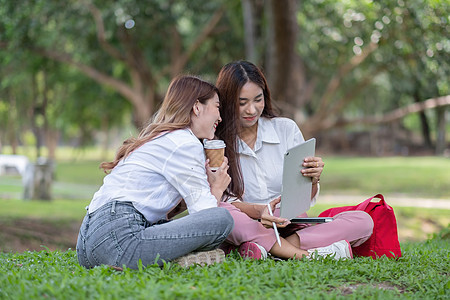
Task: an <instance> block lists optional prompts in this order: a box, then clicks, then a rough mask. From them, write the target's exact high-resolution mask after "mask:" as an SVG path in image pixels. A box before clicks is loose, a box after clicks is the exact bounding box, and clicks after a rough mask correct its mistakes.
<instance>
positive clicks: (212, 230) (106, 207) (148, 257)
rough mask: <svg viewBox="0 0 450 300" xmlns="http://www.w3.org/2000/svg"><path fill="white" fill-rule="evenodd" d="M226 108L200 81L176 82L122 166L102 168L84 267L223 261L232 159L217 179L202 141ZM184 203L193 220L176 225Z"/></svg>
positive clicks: (85, 236)
mask: <svg viewBox="0 0 450 300" xmlns="http://www.w3.org/2000/svg"><path fill="white" fill-rule="evenodd" d="M219 105H220V102H219V98H218V90H217V88H216V87H215V86H214V85H212V84H210V83H208V82H205V81H203V80H201V79H199V78H197V77H194V76H179V77H177V78H175V79H174V80H172V82H171V83H170V85H169V88H168V91H167V93H166V96H165V98H164V101H163V103H162V106H161V108H160V109H159V111H158V112H157V114H156V115H155V117H154V119H153V121H152V122H151V123H150V124H148V126H146V127H145V128H144V129H143V130H142V131H141V132H140V134H139V136H138V137H137V138H132V139H128V140H126V141H125V142H124V143H123V145H122V146H121V147H120V148H119V150H118V152H117V155H116V157H115V159H114V161H112V162H105V163H102V164H101V167H102V168H103V169H104V170H105V171H107V172H109V174H108V175H106V176H105V178H104V182H103V185H102V186H101V188H100V189H99V191H97V192H96V193H95V195H94V197H93V199H92V201H91V203H90V204H89V207H88V208H87V209H88V212H87V214H86V216H85V218H84V220H83V223H82V225H81V228H80V232H79V235H78V241H77V255H78V261H79V263H80V265H82V266H85V267H87V268H92V267H94V266H97V265H101V264H107V265H113V266H119V267H121V266H122V265H126V266H127V267H129V268H137V267H138V263H139V261H141V262H142V264H143V265H144V266H147V265H151V264H154V263H158V264H159V265H162V264H163V262H164V261H173V260H175V261H177V262H179V263H180V264H182V265H183V264H184V265H188V264H189V263H191V262H199V263H206V264H208V263H213V262H218V261H221V260H222V259H223V257H224V254H223V251H221V250H219V249H216V248H217V247H218V245H220V244H221V242H222V241H224V239H225V238H226V237H227V235H228V234H229V232H230V231H231V229H232V228H233V220H232V218H231V216H230V214H229V213H228V211H227V210H226V209H224V208H220V207H218V203H219V201H221V199H222V196H223V193H224V191H225V190H226V189H227V186H228V185H229V183H230V181H231V178H230V176H229V175H228V173H227V171H228V160H227V158H226V157H225V159H224V162H223V163H222V165H221V166H220V167H219V169H218V170H217V171H215V172H212V171H211V168H210V167H209V162H208V160H205V155H204V150H203V146H202V143H201V141H200V139H205V138H206V139H212V138H213V137H214V133H215V129H216V127H217V125H218V124H219V122H220V121H221V118H220V113H219ZM181 199H183V200H184V202H185V203H186V205H187V209H188V211H189V215H187V216H184V217H181V218H177V219H175V220H171V221H168V220H167V219H166V215H167V214H168V213H169V212H170V211H171V210H172V209H173V208H174V207H176V206H177V204H178V203H179V202H180V200H181ZM192 252H194V253H193V254H189V253H192ZM196 258H203V260H201V261H196V260H195V259H196Z"/></svg>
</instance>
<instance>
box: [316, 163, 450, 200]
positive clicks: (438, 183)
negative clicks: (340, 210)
mask: <svg viewBox="0 0 450 300" xmlns="http://www.w3.org/2000/svg"><path fill="white" fill-rule="evenodd" d="M323 159H324V162H325V168H324V172H323V174H322V176H321V177H322V178H321V180H320V182H321V188H322V192H323V193H328V194H329V193H338V194H356V195H375V194H378V193H381V194H385V195H386V194H400V195H406V196H410V197H422V198H441V199H448V200H450V172H449V170H450V159H449V158H445V157H364V158H362V157H359V158H358V157H357V158H355V157H326V158H323Z"/></svg>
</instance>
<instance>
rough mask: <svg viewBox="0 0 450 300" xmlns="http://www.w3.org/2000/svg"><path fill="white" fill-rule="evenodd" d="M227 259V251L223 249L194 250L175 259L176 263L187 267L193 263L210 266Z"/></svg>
mask: <svg viewBox="0 0 450 300" xmlns="http://www.w3.org/2000/svg"><path fill="white" fill-rule="evenodd" d="M224 260H225V253H224V252H223V250H221V249H214V250H211V251H202V252H193V253H190V254H187V255H185V256H182V257H179V258H177V259H175V260H173V262H174V263H176V264H178V265H180V266H182V267H184V268H187V267H190V266H193V265H200V266H202V267H203V266H209V265H212V264H215V263H221V262H223V261H224Z"/></svg>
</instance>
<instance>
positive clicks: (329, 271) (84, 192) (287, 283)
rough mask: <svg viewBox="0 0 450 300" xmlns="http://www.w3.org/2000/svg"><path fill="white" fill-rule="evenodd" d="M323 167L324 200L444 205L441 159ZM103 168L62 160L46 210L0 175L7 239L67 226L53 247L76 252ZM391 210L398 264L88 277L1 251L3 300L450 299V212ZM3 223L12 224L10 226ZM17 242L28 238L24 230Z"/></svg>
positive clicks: (72, 266) (63, 264) (166, 270)
mask: <svg viewBox="0 0 450 300" xmlns="http://www.w3.org/2000/svg"><path fill="white" fill-rule="evenodd" d="M324 160H325V163H326V167H325V172H324V174H323V178H322V180H321V183H322V191H321V192H322V193H339V194H343V195H345V194H355V195H362V194H363V195H374V194H377V193H383V194H392V193H401V194H404V195H407V196H410V197H428V198H433V197H437V198H442V199H449V201H450V187H449V185H448V183H449V182H450V172H448V170H449V169H450V160H449V159H447V158H442V157H441V158H435V157H428V158H427V157H425V158H415V157H411V158H403V157H393V158H342V157H331V158H326V159H324ZM100 161H101V160H100V159H93V158H92V157H89V159H79V158H77V159H76V160H74V159H68V158H64V159H61V160H59V161H58V162H57V165H56V173H55V182H54V184H53V196H54V200H52V201H48V202H43V201H22V200H18V199H20V195H21V192H22V187H21V179H20V178H19V177H17V176H2V177H0V179H1V180H0V205H1V207H2V209H1V210H0V220H1V222H0V226H5V227H4V228H7V229H9V230H10V231H9V234H12V235H14V234H16V231H15V230H16V229H17V228H16V227H15V224H16V223H14V222H16V221H17V220H19V221H23V220H25V221H28V222H29V223H28V224H33V226H37V225H39V226H40V227H36V228H34V227H31V230H33V229H34V230H35V231H37V233H39V234H42V232H39V231H42V230H43V229H41V228H46V229H47V230H48V232H47V236H44V237H43V238H45V239H46V240H51V236H52V235H58V234H60V235H65V234H64V233H63V234H61V233H60V232H59V231H54V232H53V231H52V229H54V228H56V229H62V228H66V227H67V228H66V231H65V232H67V237H66V240H65V241H59V240H58V241H57V242H61V243H62V244H64V245H67V244H68V243H69V242H71V243H73V245H74V243H75V239H76V230H77V228H76V226H75V233H74V230H73V228H72V229H70V228H69V227H73V226H74V224H75V225H77V226H79V225H78V224H79V223H80V222H81V220H82V218H83V216H84V214H85V210H84V207H85V206H86V205H87V204H89V201H90V198H91V197H92V194H93V193H94V192H95V191H96V190H97V189H98V187H99V186H100V184H101V182H102V178H103V176H104V174H103V173H102V171H100V170H99V169H98V164H99V162H100ZM362 200H364V199H361V201H362ZM349 204H352V203H349ZM353 204H356V203H353ZM328 207H331V205H330V204H320V201H319V204H317V205H316V206H314V207H313V208H312V209H311V210H310V212H309V213H310V215H311V216H315V215H318V213H320V212H321V211H323V210H324V209H326V208H328ZM394 209H395V213H396V216H397V223H398V228H399V236H400V241H401V246H402V251H403V257H402V258H400V259H398V260H389V259H386V258H382V259H379V260H372V259H370V258H365V257H364V258H363V257H360V258H355V259H354V260H350V261H339V262H337V261H334V260H331V259H325V260H319V261H300V262H299V261H293V260H289V261H282V262H275V261H273V260H267V261H244V260H242V259H241V258H240V257H239V256H238V255H236V254H232V255H231V256H229V257H228V258H227V260H226V262H224V263H222V264H217V265H213V266H209V267H203V268H202V267H192V268H190V269H182V268H181V267H179V266H177V265H173V264H171V263H168V264H166V265H165V266H164V267H163V268H159V267H157V266H149V267H147V268H142V269H141V270H129V269H126V268H125V269H124V271H122V272H121V271H115V270H113V269H111V268H109V267H107V266H102V267H97V268H94V269H91V270H86V269H84V268H82V267H80V266H79V265H78V263H77V260H76V254H75V252H74V251H73V250H71V249H68V250H67V247H66V248H62V247H61V248H59V249H61V250H56V251H50V250H49V249H48V248H47V250H43V251H31V252H30V251H25V252H18V253H14V251H13V252H0V299H26V298H54V299H84V298H89V299H91V298H93V299H105V298H106V299H120V298H137V299H140V298H142V299H144V298H145V299H176V298H183V299H224V298H229V299H242V298H254V299H266V298H269V299H289V298H294V299H339V298H347V297H352V298H355V299H356V298H358V299H359V298H374V299H399V298H400V299H402V298H414V299H449V298H450V292H449V291H450V283H449V270H450V261H449V259H448V257H449V256H450V247H449V235H450V233H449V232H450V228H449V225H448V224H449V213H448V212H449V211H448V210H438V209H424V208H408V207H394ZM31 221H33V222H35V221H45V222H49V224H41V223H39V222H37V223H36V222H35V223H33V222H31ZM8 224H9V225H11V224H14V225H13V226H9V227H8ZM43 225H46V226H43ZM58 227H60V228H58ZM69 229H70V230H69ZM69 233H70V234H71V235H70V236H69ZM2 234H4V232H0V251H1V249H4V244H5V243H6V242H8V240H2ZM22 234H25V237H24V238H29V237H27V235H29V234H30V233H29V232H25V233H24V232H22ZM72 235H74V237H73V236H72ZM9 237H11V235H10V236H9ZM45 239H44V241H45ZM67 239H70V240H71V241H67ZM36 241H37V242H38V243H39V242H41V240H39V239H37V240H36ZM63 242H64V243H63ZM41 245H43V246H42V247H40V249H44V248H45V247H46V246H47V245H46V243H45V242H41ZM72 249H73V248H72Z"/></svg>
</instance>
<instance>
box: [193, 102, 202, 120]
mask: <svg viewBox="0 0 450 300" xmlns="http://www.w3.org/2000/svg"><path fill="white" fill-rule="evenodd" d="M200 104H201V103H200V101H198V100H197V101H195V103H194V106H193V107H192V111H193V112H194V115H196V116H197V117H198V116H199V115H200V111H201V110H202V109H201V105H200Z"/></svg>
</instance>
